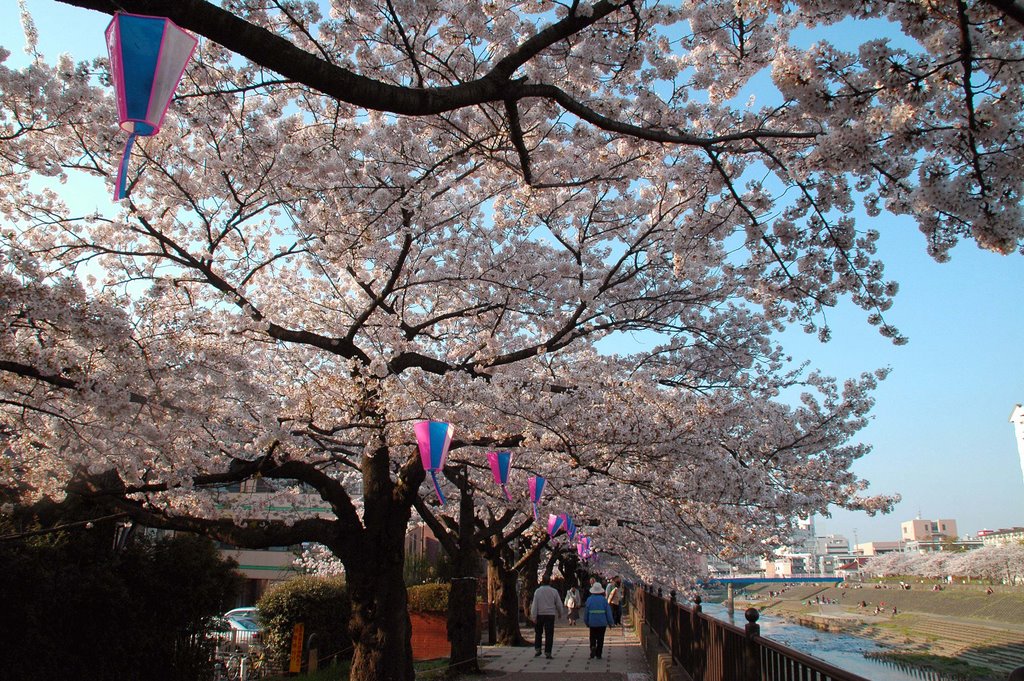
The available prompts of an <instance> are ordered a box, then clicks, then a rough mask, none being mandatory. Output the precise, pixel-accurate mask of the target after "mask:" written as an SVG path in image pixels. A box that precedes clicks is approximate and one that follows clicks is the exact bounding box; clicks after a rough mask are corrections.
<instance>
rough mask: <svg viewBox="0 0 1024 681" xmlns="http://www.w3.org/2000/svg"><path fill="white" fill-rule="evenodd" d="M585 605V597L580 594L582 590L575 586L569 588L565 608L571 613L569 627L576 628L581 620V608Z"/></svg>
mask: <svg viewBox="0 0 1024 681" xmlns="http://www.w3.org/2000/svg"><path fill="white" fill-rule="evenodd" d="M581 605H583V595H582V594H580V590H579V589H577V588H576V587H575V585H574V586H572V587H570V588H569V592H568V593H567V594H565V608H566V610H568V611H569V616H568V620H569V626H570V627H572V626H576V622H578V621H579V619H580V606H581Z"/></svg>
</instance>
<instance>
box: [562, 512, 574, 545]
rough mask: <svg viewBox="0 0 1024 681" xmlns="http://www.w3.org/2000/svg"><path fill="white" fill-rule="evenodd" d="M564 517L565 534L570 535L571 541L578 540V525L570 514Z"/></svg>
mask: <svg viewBox="0 0 1024 681" xmlns="http://www.w3.org/2000/svg"><path fill="white" fill-rule="evenodd" d="M562 515H563V517H564V518H565V533H566V534H567V535H569V541H573V540H574V539H576V523H574V522H573V521H572V518H570V517H569V514H568V513H563V514H562Z"/></svg>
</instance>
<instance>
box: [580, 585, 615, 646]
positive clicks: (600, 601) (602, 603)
mask: <svg viewBox="0 0 1024 681" xmlns="http://www.w3.org/2000/svg"><path fill="white" fill-rule="evenodd" d="M614 621H615V620H614V618H613V616H612V609H611V606H609V605H608V600H607V599H606V598H605V597H604V587H603V586H601V584H600V583H599V582H595V583H594V584H593V585H592V586H591V587H590V598H588V599H587V603H586V605H585V606H584V607H583V623H584V624H586V625H587V626H588V627H590V659H594V658H595V657H596V658H597V659H599V660H600V659H601V652H602V651H603V650H604V633H605V631H606V630H607V629H608V625H610V624H611V623H612V622H614Z"/></svg>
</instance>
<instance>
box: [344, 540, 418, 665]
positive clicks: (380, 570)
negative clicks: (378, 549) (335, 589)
mask: <svg viewBox="0 0 1024 681" xmlns="http://www.w3.org/2000/svg"><path fill="white" fill-rule="evenodd" d="M366 565H367V568H368V569H365V570H362V571H353V570H351V569H348V567H347V566H346V572H347V575H346V578H347V581H348V588H349V597H350V598H351V599H352V617H351V619H350V620H349V633H350V634H351V636H352V644H353V647H354V650H353V655H352V669H351V671H350V672H349V681H412V680H413V679H414V678H415V674H414V672H413V667H412V643H411V625H410V622H409V611H408V599H407V595H406V591H405V582H404V580H403V578H402V563H401V561H398V562H397V564H396V563H394V561H392V560H388V561H372V562H371V561H368V562H367V564H366Z"/></svg>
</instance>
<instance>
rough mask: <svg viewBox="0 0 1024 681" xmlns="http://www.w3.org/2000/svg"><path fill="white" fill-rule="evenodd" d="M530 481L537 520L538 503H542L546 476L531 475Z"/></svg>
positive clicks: (531, 497) (534, 516) (535, 518)
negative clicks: (541, 498) (541, 497)
mask: <svg viewBox="0 0 1024 681" xmlns="http://www.w3.org/2000/svg"><path fill="white" fill-rule="evenodd" d="M528 483H529V486H530V503H531V504H533V519H534V520H537V514H538V510H537V504H539V503H540V495H541V493H543V492H544V478H542V477H541V476H539V475H531V476H530V477H529V480H528Z"/></svg>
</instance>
